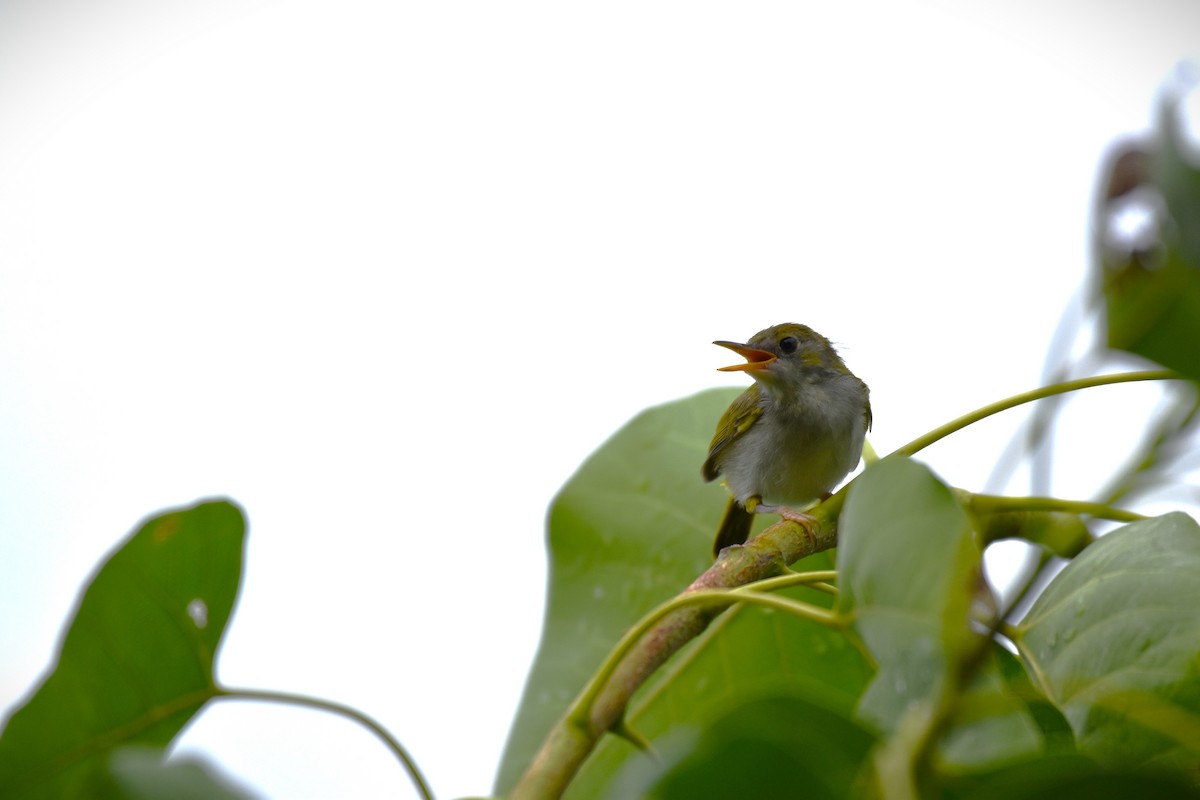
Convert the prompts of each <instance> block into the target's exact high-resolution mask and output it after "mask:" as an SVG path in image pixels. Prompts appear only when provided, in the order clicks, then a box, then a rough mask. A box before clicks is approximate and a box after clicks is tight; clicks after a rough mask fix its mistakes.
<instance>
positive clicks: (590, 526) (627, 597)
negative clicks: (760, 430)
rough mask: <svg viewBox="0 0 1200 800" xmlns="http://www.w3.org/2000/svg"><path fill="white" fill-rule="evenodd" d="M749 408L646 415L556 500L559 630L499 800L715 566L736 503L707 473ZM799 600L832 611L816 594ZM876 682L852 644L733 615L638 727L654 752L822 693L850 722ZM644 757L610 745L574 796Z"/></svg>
mask: <svg viewBox="0 0 1200 800" xmlns="http://www.w3.org/2000/svg"><path fill="white" fill-rule="evenodd" d="M736 396H737V391H736V390H728V389H722V390H714V391H709V392H704V393H701V394H698V395H695V396H693V397H690V398H687V399H684V400H680V401H677V402H674V403H669V404H667V405H663V406H659V407H656V408H652V409H649V410H647V411H645V412H643V413H641V414H640V415H638V416H637V417H636V418H634V419H633V420H632V421H631V422H630V423H628V424H627V425H626V426H625V427H624V428H622V429H621V430H620V431H618V432H617V434H616V435H614V436H613V437H612V438H611V439H610V440H609V441H608V442H606V443H605V444H604V445H603V446H602V447H601V448H600V449H599V450H597V451H596V452H595V453H594V454H592V456H591V457H589V459H588V460H587V461H586V462H585V463H584V464H583V465H582V466H581V467H580V469H579V471H578V472H577V473H576V474H575V475H574V476H573V477H572V478H571V480H570V481H568V483H567V485H566V486H564V487H563V490H562V492H561V493H560V494H559V496H558V497H557V498H556V499H555V501H554V504H553V505H552V507H551V510H550V518H549V546H550V575H549V594H548V599H547V608H546V620H545V626H544V629H543V632H542V641H541V644H540V646H539V648H538V653H537V656H536V658H535V661H534V665H533V668H532V670H531V671H530V675H529V678H528V681H527V683H526V689H525V694H524V696H523V698H522V700H521V706H520V709H519V710H518V713H517V717H516V721H515V722H514V725H513V728H512V731H511V732H510V734H509V741H508V744H507V747H506V749H505V753H504V758H503V761H502V763H501V768H500V773H499V776H498V778H497V784H496V791H497V793H504V792H506V791H507V790H508V789H509V788H510V787H511V786H512V785H513V783H515V782H516V780H517V778H518V777H519V776H520V774H521V773H522V772H523V771H524V769H525V767H526V766H527V765H528V763H529V761H530V760H531V759H532V758H533V756H534V754H535V753H536V751H537V749H538V747H539V746H540V745H541V743H542V740H543V739H544V737H545V735H546V733H547V731H548V730H549V729H550V727H551V725H552V724H553V723H554V722H556V721H557V720H558V718H559V717H560V716H561V715H562V713H563V711H564V710H565V709H566V707H567V705H568V704H569V703H570V701H571V700H572V699H573V698H574V697H575V696H576V695H577V694H578V693H579V691H580V690H581V689H582V688H583V686H584V684H585V683H586V682H587V680H588V679H589V678H590V677H591V676H592V674H593V673H594V672H595V670H596V668H597V667H598V666H599V664H600V662H601V661H602V660H603V658H604V657H605V655H607V653H608V652H609V651H610V650H611V648H612V647H613V645H615V644H616V642H617V640H618V638H619V637H620V635H621V634H622V633H623V632H624V631H625V630H626V629H627V628H628V627H629V626H630V625H632V624H633V623H634V622H635V621H637V620H638V619H639V618H640V617H641V616H643V615H644V614H645V613H646V612H647V611H649V610H650V609H652V608H653V607H654V606H656V605H658V604H659V603H661V602H663V601H665V600H667V599H669V598H671V597H674V596H675V595H677V594H679V593H680V592H681V591H683V590H684V589H685V588H686V587H687V586H688V585H689V584H690V583H691V582H692V581H693V580H694V579H695V578H696V576H697V575H699V574H700V573H701V572H703V571H704V570H705V569H707V568H708V567H709V566H711V563H712V561H711V555H710V548H711V546H712V537H713V535H714V534H715V532H716V529H717V525H718V523H719V521H720V519H721V514H722V512H723V510H724V505H725V501H726V499H727V497H728V495H727V494H726V492H725V490H724V489H723V488H722V487H720V486H718V485H715V484H706V483H704V482H703V480H702V479H701V477H700V464H701V463H702V462H703V461H704V456H705V454H706V453H707V450H708V444H709V440H710V439H711V438H712V432H713V429H714V428H715V426H716V423H717V420H718V419H719V418H720V416H721V413H722V412H723V411H724V410H725V408H726V407H727V406H728V405H729V403H730V402H732V401H733V398H734V397H736ZM760 524H761V523H760ZM829 564H830V558H829V555H828V554H819V555H818V556H814V557H813V558H811V559H806V560H805V562H802V563H801V564H800V565H798V566H797V568H799V569H815V568H828V566H829ZM792 596H796V597H803V598H804V599H806V600H809V601H810V602H821V603H824V604H825V605H828V604H829V600H828V598H827V596H825V595H821V594H819V593H817V592H815V591H813V590H808V589H805V590H797V591H796V592H794V593H792ZM868 674H869V670H868V668H867V666H866V664H865V663H864V662H863V660H862V658H861V656H860V655H859V654H858V652H857V651H856V650H855V649H854V648H853V647H852V646H851V645H850V644H849V643H848V642H847V641H846V639H845V637H844V636H843V635H841V634H840V633H837V632H835V631H830V630H826V629H824V628H822V627H820V626H818V625H815V624H812V623H808V622H804V621H801V620H797V619H795V618H793V617H791V616H789V615H786V614H781V613H773V612H770V611H767V610H763V609H757V608H744V607H743V608H738V609H733V610H731V611H729V612H727V613H725V614H723V615H721V616H720V617H719V618H718V619H717V620H716V621H715V622H714V623H713V624H712V625H711V626H709V629H708V630H707V631H705V633H704V634H703V635H702V636H701V637H699V638H698V639H697V640H696V641H695V642H692V643H691V644H690V645H689V646H688V647H687V648H685V649H684V650H683V651H682V652H681V653H679V654H677V655H676V656H675V658H674V659H672V660H671V661H670V662H668V663H667V664H666V665H665V667H664V668H663V669H661V670H659V671H658V673H656V674H655V676H653V677H652V678H651V679H650V680H649V681H648V682H647V684H646V685H645V686H644V687H643V688H642V689H641V691H640V692H639V693H638V694H637V695H635V697H634V701H633V703H632V704H631V705H630V708H629V709H628V712H627V714H626V718H627V720H629V721H630V722H631V723H632V724H633V725H635V726H636V727H637V729H638V730H639V731H641V732H642V733H643V734H644V735H646V736H647V737H650V738H651V739H654V738H655V737H658V736H660V735H662V734H664V733H666V732H667V731H669V730H673V729H675V728H676V727H677V726H679V725H681V724H695V725H702V724H704V723H706V722H708V721H709V720H711V719H712V718H713V715H715V714H717V713H720V712H724V711H725V710H727V709H728V708H730V707H731V706H732V705H736V701H737V699H738V698H740V697H742V696H744V695H745V694H746V693H748V692H752V693H754V694H756V695H761V693H762V692H763V691H764V690H766V689H772V690H779V691H785V690H788V689H789V688H795V687H801V688H807V689H810V690H813V691H816V692H821V693H823V695H824V696H828V698H829V703H830V704H831V705H833V706H834V707H835V708H836V707H840V708H843V709H845V710H847V711H848V710H849V709H850V708H852V707H853V703H854V701H855V698H856V697H857V696H858V694H859V693H860V691H861V687H862V686H863V685H865V681H866V678H867V676H868ZM630 757H634V758H638V759H642V758H645V756H644V755H642V754H641V753H638V752H637V751H635V750H634V748H633V747H632V746H631V745H629V744H628V743H626V742H625V741H623V740H620V739H617V738H616V737H615V736H608V737H605V738H604V739H603V740H602V741H601V743H600V745H599V747H597V749H596V750H595V752H593V754H592V756H591V757H590V758H589V759H588V761H587V763H586V764H585V765H584V767H583V769H582V771H581V772H580V773H579V775H578V776H576V779H575V780H574V781H573V782H572V784H571V787H570V789H569V791H568V796H569V797H571V798H585V797H596V796H600V795H601V794H602V793H603V792H604V790H605V787H606V786H607V785H608V784H609V783H610V782H611V780H612V777H613V775H615V774H616V772H617V770H618V769H619V767H620V766H621V765H622V764H623V763H624V762H625V761H626V760H627V759H629V758H630Z"/></svg>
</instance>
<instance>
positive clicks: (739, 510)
mask: <svg viewBox="0 0 1200 800" xmlns="http://www.w3.org/2000/svg"><path fill="white" fill-rule="evenodd" d="M753 522H754V515H753V514H751V513H750V512H749V511H747V510H746V507H745V506H743V505H742V504H741V503H739V502H738V501H737V500H734V499H733V498H732V497H731V498H729V505H727V506H725V516H724V517H722V518H721V527H720V528H717V539H716V541H715V542H713V558H717V557H718V556H720V555H721V551H722V550H724V549H725V548H726V547H729V546H730V545H731V544H741V543H742V542H744V541H746V539H748V538H749V537H750V525H751V524H752V523H753Z"/></svg>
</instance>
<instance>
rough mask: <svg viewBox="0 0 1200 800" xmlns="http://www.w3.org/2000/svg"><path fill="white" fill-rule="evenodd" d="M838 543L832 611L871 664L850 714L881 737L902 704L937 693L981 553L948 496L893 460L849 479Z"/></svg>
mask: <svg viewBox="0 0 1200 800" xmlns="http://www.w3.org/2000/svg"><path fill="white" fill-rule="evenodd" d="M838 537H839V538H838V543H839V548H838V587H839V589H840V590H841V591H840V594H839V595H838V612H839V614H840V615H841V616H843V617H845V618H846V619H849V620H851V622H852V625H853V628H854V630H855V631H857V632H858V635H859V636H860V637H862V640H863V643H864V644H865V645H866V647H867V650H868V651H870V653H871V655H872V656H873V657H874V658H875V661H876V663H877V664H878V665H879V673H878V674H877V675H876V676H875V679H874V680H873V681H872V682H871V685H870V687H868V689H867V692H866V695H864V697H863V699H862V702H861V703H860V705H859V713H860V714H861V715H862V717H863V719H865V720H866V721H868V722H870V723H871V724H873V725H876V726H878V727H879V728H880V729H881V730H883V731H891V730H892V729H893V728H894V726H895V725H896V723H897V722H898V721H899V719H900V717H901V715H903V714H904V712H905V711H906V710H907V709H908V708H909V706H910V705H911V704H912V703H914V702H918V701H925V700H930V699H931V698H934V697H936V696H937V695H938V693H939V692H940V691H941V690H942V687H943V685H944V683H945V680H946V676H947V674H948V671H949V670H950V668H951V667H952V666H953V665H954V664H955V663H957V660H958V658H959V657H960V655H961V654H962V653H963V651H964V649H965V647H966V645H967V643H968V641H970V639H971V637H970V632H969V629H968V627H967V612H968V609H969V607H970V604H971V598H972V596H973V593H974V591H975V587H976V586H977V585H978V581H979V577H980V570H981V564H982V554H981V552H980V550H979V546H978V545H977V544H976V543H975V540H974V537H973V536H972V533H971V522H970V518H969V517H968V516H967V513H966V512H965V511H963V509H962V508H961V507H960V506H959V504H958V502H957V501H956V500H955V498H954V495H953V494H951V492H950V490H949V489H948V488H946V486H945V485H944V484H942V482H941V481H939V480H938V479H937V478H936V477H934V475H933V473H931V472H930V471H929V469H928V468H927V467H925V466H924V465H922V464H919V463H917V462H915V461H912V460H911V459H907V458H899V457H890V458H885V459H883V460H882V461H880V462H878V463H877V464H875V465H874V466H872V467H871V468H869V469H868V470H866V471H865V472H864V473H863V474H862V475H860V476H859V478H858V480H857V481H855V483H854V485H853V486H852V487H851V489H850V494H849V497H848V498H847V499H846V508H845V511H843V512H842V517H841V522H840V524H839V533H838Z"/></svg>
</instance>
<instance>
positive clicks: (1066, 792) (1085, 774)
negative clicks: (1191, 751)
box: [943, 755, 1200, 800]
mask: <svg viewBox="0 0 1200 800" xmlns="http://www.w3.org/2000/svg"><path fill="white" fill-rule="evenodd" d="M943 797H944V798H945V800H1128V798H1134V797H1136V798H1139V800H1197V798H1200V793H1198V792H1197V791H1196V789H1195V787H1192V786H1189V785H1188V784H1186V783H1184V782H1182V781H1179V780H1177V779H1172V778H1170V777H1168V776H1157V775H1145V774H1141V773H1128V772H1117V771H1114V770H1112V769H1108V768H1105V767H1104V766H1102V765H1100V764H1097V763H1096V762H1095V761H1092V760H1091V759H1088V758H1084V757H1083V756H1077V755H1047V756H1044V757H1042V758H1037V759H1032V760H1029V761H1024V762H1021V763H1018V764H1013V765H1009V766H1006V767H1003V768H1001V769H997V770H993V771H991V772H986V773H981V774H977V775H971V776H966V777H964V778H960V779H957V780H955V781H954V782H953V783H952V784H951V786H949V787H948V788H947V791H945V792H944V794H943Z"/></svg>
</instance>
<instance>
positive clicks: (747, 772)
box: [608, 695, 874, 800]
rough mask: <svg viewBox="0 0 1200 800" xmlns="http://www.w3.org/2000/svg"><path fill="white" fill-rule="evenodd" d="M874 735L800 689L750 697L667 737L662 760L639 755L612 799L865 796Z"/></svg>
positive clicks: (613, 790)
mask: <svg viewBox="0 0 1200 800" xmlns="http://www.w3.org/2000/svg"><path fill="white" fill-rule="evenodd" d="M873 743H874V736H873V735H872V734H871V733H870V732H868V731H867V730H865V729H864V728H862V727H861V726H860V725H858V723H856V722H854V721H853V720H851V719H850V718H849V716H847V715H846V714H845V713H842V712H839V711H836V710H833V709H831V708H829V707H828V706H827V705H824V704H822V703H819V702H814V700H812V699H810V698H807V697H803V696H799V695H782V696H766V697H761V698H756V699H753V700H748V701H745V702H743V703H741V704H740V705H738V706H736V707H735V708H733V709H732V710H730V711H729V712H728V713H725V714H722V715H720V716H718V717H717V718H716V719H714V720H713V721H711V722H710V723H709V724H708V725H706V726H705V727H704V729H703V730H702V731H700V732H699V733H697V732H696V731H695V730H694V729H690V730H688V731H686V732H685V733H677V734H676V735H675V736H673V737H668V742H667V743H666V744H665V745H664V747H663V750H664V752H663V754H662V757H661V760H659V761H651V760H650V759H639V760H637V761H635V762H632V763H630V764H629V765H627V767H626V769H625V771H624V774H623V775H621V776H619V777H618V779H617V780H616V781H614V783H613V786H612V788H611V791H610V792H609V795H608V796H609V797H610V798H611V799H612V800H625V799H626V798H630V797H637V798H647V799H648V800H650V799H653V800H705V798H713V800H726V798H734V797H736V798H741V799H742V800H755V799H756V798H762V800H769V798H777V797H783V796H796V797H800V796H803V797H805V798H808V800H821V799H822V798H827V799H828V800H845V798H847V797H852V796H855V795H856V794H860V793H861V792H860V791H858V790H860V789H861V785H860V781H861V780H863V779H864V775H863V764H864V761H865V760H866V757H867V754H868V752H869V751H870V748H871V746H872V744H873Z"/></svg>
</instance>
